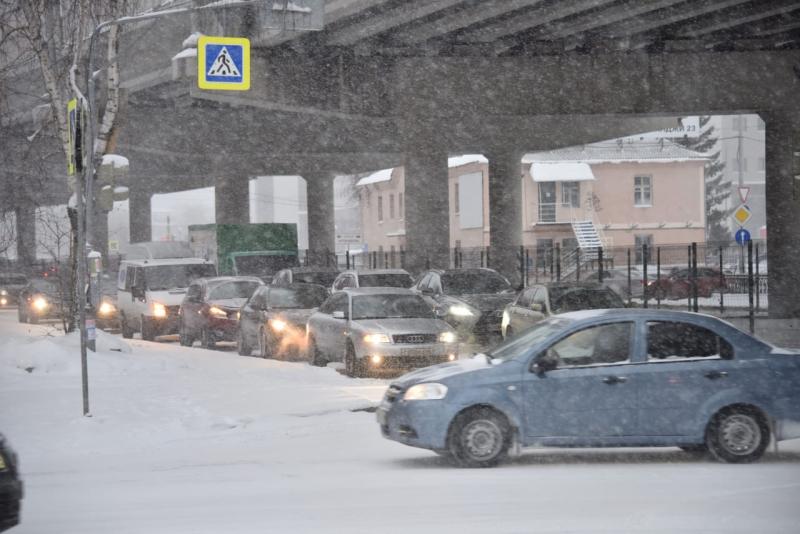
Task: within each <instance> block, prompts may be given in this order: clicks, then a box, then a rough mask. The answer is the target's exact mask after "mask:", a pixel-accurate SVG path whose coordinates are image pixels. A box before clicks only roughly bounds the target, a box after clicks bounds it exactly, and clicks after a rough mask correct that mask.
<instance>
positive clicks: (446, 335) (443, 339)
mask: <svg viewBox="0 0 800 534" xmlns="http://www.w3.org/2000/svg"><path fill="white" fill-rule="evenodd" d="M455 340H456V335H455V334H454V333H452V332H442V333H441V334H439V343H454V342H455Z"/></svg>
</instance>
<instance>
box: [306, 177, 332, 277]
mask: <svg viewBox="0 0 800 534" xmlns="http://www.w3.org/2000/svg"><path fill="white" fill-rule="evenodd" d="M303 177H304V178H305V180H306V199H307V200H306V203H307V206H308V259H309V263H311V264H313V265H327V261H328V258H331V259H332V256H331V255H333V254H336V229H335V226H334V225H335V222H334V208H333V175H332V174H329V173H316V174H306V175H304V176H303Z"/></svg>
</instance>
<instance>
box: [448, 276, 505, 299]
mask: <svg viewBox="0 0 800 534" xmlns="http://www.w3.org/2000/svg"><path fill="white" fill-rule="evenodd" d="M509 289H511V285H510V284H509V283H508V280H506V279H505V278H503V277H502V276H500V275H499V274H496V273H491V272H486V273H445V274H443V275H442V291H443V292H444V294H445V295H470V294H479V293H500V292H501V291H507V290H509Z"/></svg>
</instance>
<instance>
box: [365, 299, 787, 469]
mask: <svg viewBox="0 0 800 534" xmlns="http://www.w3.org/2000/svg"><path fill="white" fill-rule="evenodd" d="M798 384H800V353H798V352H796V351H791V350H786V349H779V348H776V347H774V346H772V345H769V344H767V343H765V342H763V341H761V340H759V339H756V338H754V337H752V336H750V335H748V334H746V333H744V332H742V331H741V330H738V329H736V328H735V327H733V326H732V325H730V324H728V323H726V322H724V321H721V320H719V319H716V318H714V317H711V316H707V315H701V314H694V313H688V312H675V311H659V310H642V309H638V310H630V309H618V310H589V311H580V312H573V313H565V314H562V315H557V316H553V317H551V318H549V319H546V320H544V321H542V322H540V323H538V324H537V325H536V326H534V327H533V328H531V329H529V330H526V331H525V332H522V333H520V334H519V335H518V336H517V337H514V338H513V339H510V340H508V341H506V342H505V343H503V344H501V345H499V346H497V347H496V348H494V349H493V350H492V351H491V352H489V353H487V354H479V355H477V356H475V357H473V358H472V359H469V360H461V361H457V362H453V363H445V364H441V365H437V366H433V367H428V368H425V369H420V370H418V371H415V372H412V373H409V374H407V375H404V376H402V377H400V379H398V380H397V381H395V382H394V383H392V385H391V386H390V387H389V389H388V391H387V392H386V395H385V396H384V399H383V401H382V403H381V405H380V407H379V408H378V410H377V418H378V423H379V424H380V427H381V431H382V433H383V435H384V436H385V437H387V438H389V439H392V440H395V441H399V442H401V443H405V444H407V445H412V446H415V447H422V448H426V449H432V450H434V451H437V452H439V453H441V454H444V455H448V456H450V455H451V456H452V457H453V458H454V459H455V460H456V461H457V462H458V463H459V464H461V465H465V466H476V467H485V466H491V465H495V464H497V463H498V462H499V461H500V460H502V459H503V458H504V457H505V455H506V454H507V452H508V450H509V447H510V446H511V445H512V443H515V442H516V443H518V444H519V445H521V446H547V447H557V446H563V447H620V446H624V447H630V446H636V447H641V446H659V447H660V446H678V447H681V448H682V449H684V450H687V451H708V452H709V453H710V454H711V455H712V456H713V457H715V458H716V459H718V460H720V461H725V462H751V461H754V460H757V459H758V458H759V457H761V455H762V454H763V453H764V451H765V450H766V448H767V446H768V445H769V442H770V439H771V436H773V437H774V439H776V440H779V441H780V440H785V439H792V438H797V437H800V388H798Z"/></svg>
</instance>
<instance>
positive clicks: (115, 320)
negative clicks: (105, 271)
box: [95, 277, 120, 330]
mask: <svg viewBox="0 0 800 534" xmlns="http://www.w3.org/2000/svg"><path fill="white" fill-rule="evenodd" d="M97 289H98V291H99V292H100V299H99V302H100V304H99V306H98V307H97V310H96V313H95V325H96V326H97V328H100V329H101V330H119V327H120V325H119V309H118V307H117V284H116V280H113V279H112V278H110V277H101V278H100V280H99V282H98V284H97Z"/></svg>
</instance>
